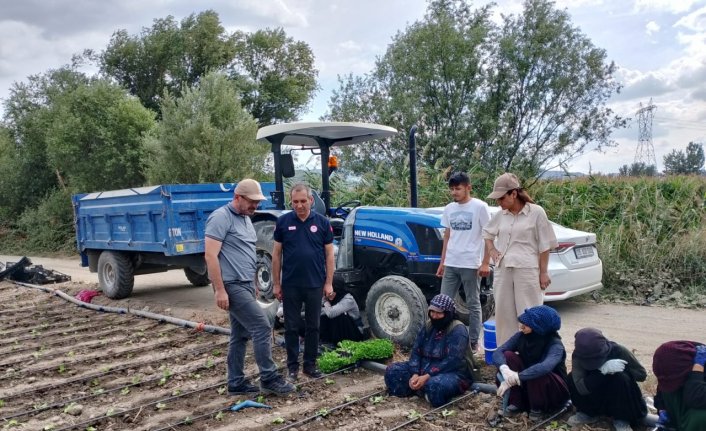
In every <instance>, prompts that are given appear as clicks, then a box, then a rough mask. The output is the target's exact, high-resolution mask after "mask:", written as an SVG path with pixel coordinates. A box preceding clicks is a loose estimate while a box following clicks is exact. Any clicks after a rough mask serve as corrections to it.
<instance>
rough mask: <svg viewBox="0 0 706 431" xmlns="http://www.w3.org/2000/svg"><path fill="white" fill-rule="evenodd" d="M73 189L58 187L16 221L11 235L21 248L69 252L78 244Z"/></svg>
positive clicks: (24, 251)
mask: <svg viewBox="0 0 706 431" xmlns="http://www.w3.org/2000/svg"><path fill="white" fill-rule="evenodd" d="M73 220H74V219H73V207H72V205H71V193H69V191H68V190H61V189H58V190H54V191H52V192H49V193H47V194H45V195H44V199H43V200H42V202H41V203H40V204H39V205H38V206H37V207H36V208H28V209H27V210H25V211H24V212H23V213H22V214H21V215H20V217H19V219H18V220H17V221H16V224H15V230H14V232H13V234H12V235H11V239H12V240H13V242H14V243H15V244H20V246H21V249H19V250H17V251H20V252H23V254H25V253H30V252H67V251H71V250H73V249H74V248H75V247H76V242H75V241H76V240H75V236H74V225H73Z"/></svg>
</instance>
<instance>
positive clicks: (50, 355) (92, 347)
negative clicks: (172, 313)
mask: <svg viewBox="0 0 706 431" xmlns="http://www.w3.org/2000/svg"><path fill="white" fill-rule="evenodd" d="M161 334H164V332H162V333H161ZM159 338H161V337H157V339H159ZM189 338H190V336H187V337H183V338H177V339H171V340H166V341H162V342H161V343H156V344H150V345H149V346H138V347H136V348H134V349H127V350H123V351H120V352H116V354H115V355H114V356H111V357H106V356H104V354H102V353H99V354H97V355H93V356H86V357H83V358H78V359H77V360H75V361H73V362H68V363H67V362H62V363H63V364H64V365H65V366H70V365H74V364H80V363H81V362H86V361H91V360H94V359H100V360H103V359H115V358H118V357H120V356H122V355H124V354H128V355H129V354H131V353H135V352H139V351H142V350H146V349H151V348H153V347H160V346H163V345H165V344H169V343H170V342H174V341H176V342H181V341H187V340H189ZM127 341H129V340H127ZM102 342H103V340H96V342H95V343H93V344H88V345H83V346H76V347H74V350H82V349H83V350H85V349H88V350H95V348H96V347H101V346H100V344H101V343H102ZM124 344H125V343H121V344H120V345H118V344H117V343H113V344H111V347H119V346H121V345H124ZM127 344H131V343H127ZM57 350H58V349H57ZM74 350H71V351H74ZM68 353H70V352H66V351H57V352H46V353H45V354H40V355H39V356H37V359H39V358H41V359H42V360H45V359H52V358H57V357H59V356H63V355H67V354H68ZM74 354H77V353H76V352H75V351H74ZM31 359H32V356H30V357H29V358H28V357H23V358H20V359H16V360H14V361H11V362H4V363H1V364H0V367H7V366H10V365H15V364H20V363H23V362H27V361H30V360H31ZM54 368H56V365H52V366H48V367H45V368H37V369H30V370H27V373H37V372H42V371H47V370H51V369H54ZM18 372H21V371H18ZM12 377H15V376H14V375H13V376H12ZM0 380H3V377H0Z"/></svg>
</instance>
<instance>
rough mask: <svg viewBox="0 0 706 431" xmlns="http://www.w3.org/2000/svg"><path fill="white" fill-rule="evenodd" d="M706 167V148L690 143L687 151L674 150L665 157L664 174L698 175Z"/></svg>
mask: <svg viewBox="0 0 706 431" xmlns="http://www.w3.org/2000/svg"><path fill="white" fill-rule="evenodd" d="M703 167H704V147H703V145H701V144H698V143H696V142H689V145H687V146H686V151H680V150H672V151H671V152H670V153H669V154H667V155H666V156H664V173H665V174H671V175H688V174H698V173H699V172H701V171H702V170H703Z"/></svg>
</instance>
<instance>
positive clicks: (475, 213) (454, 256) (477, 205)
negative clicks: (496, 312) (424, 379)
mask: <svg viewBox="0 0 706 431" xmlns="http://www.w3.org/2000/svg"><path fill="white" fill-rule="evenodd" d="M449 191H450V192H451V197H452V198H453V200H454V201H453V202H451V203H450V204H448V205H446V207H445V208H444V215H443V216H442V218H441V225H442V226H444V227H445V228H446V229H445V231H444V248H443V249H442V251H441V262H440V263H439V269H438V270H437V271H436V276H437V277H442V279H441V293H443V294H445V295H448V296H450V297H451V298H455V297H456V294H457V293H458V288H459V286H460V285H461V284H463V289H464V291H465V293H466V305H467V306H468V311H469V317H468V335H469V341H470V343H471V348H472V349H473V351H477V350H478V338H479V337H480V331H481V326H482V324H483V322H482V312H481V305H480V279H479V278H478V267H479V266H480V264H481V261H482V258H483V251H484V247H483V238H482V232H483V227H485V225H486V224H487V223H488V221H489V220H490V215H489V213H488V204H486V203H485V202H483V201H482V200H480V199H473V198H472V197H471V180H470V179H469V178H468V175H466V173H464V172H456V173H454V174H452V175H451V176H450V177H449Z"/></svg>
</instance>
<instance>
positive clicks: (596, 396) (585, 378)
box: [568, 328, 647, 431]
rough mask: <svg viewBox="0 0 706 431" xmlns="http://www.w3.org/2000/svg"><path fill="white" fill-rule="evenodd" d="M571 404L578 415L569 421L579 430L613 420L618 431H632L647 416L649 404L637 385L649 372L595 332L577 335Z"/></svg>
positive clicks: (623, 349) (633, 357)
mask: <svg viewBox="0 0 706 431" xmlns="http://www.w3.org/2000/svg"><path fill="white" fill-rule="evenodd" d="M569 376H570V378H569V390H570V391H571V400H572V402H573V403H574V406H576V414H574V415H573V416H571V417H570V418H569V420H568V423H569V425H571V426H578V425H582V424H590V423H594V422H596V421H598V419H599V416H608V417H611V418H612V419H613V427H614V428H615V429H616V430H617V431H629V430H631V429H632V426H635V425H638V424H639V423H640V422H641V421H642V419H643V418H644V417H645V415H647V404H646V403H645V400H644V398H643V397H642V392H641V391H640V387H639V386H638V385H637V382H644V381H645V379H646V378H647V371H645V368H644V367H643V366H642V365H641V364H640V362H639V361H638V360H637V358H635V355H633V354H632V352H630V350H629V349H628V348H626V347H624V346H621V345H620V344H618V343H616V342H613V341H609V340H608V339H607V338H606V337H605V336H603V333H602V332H601V331H599V330H598V329H595V328H583V329H580V330H579V331H578V332H576V335H575V340H574V353H573V354H572V356H571V374H570V375H569Z"/></svg>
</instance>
